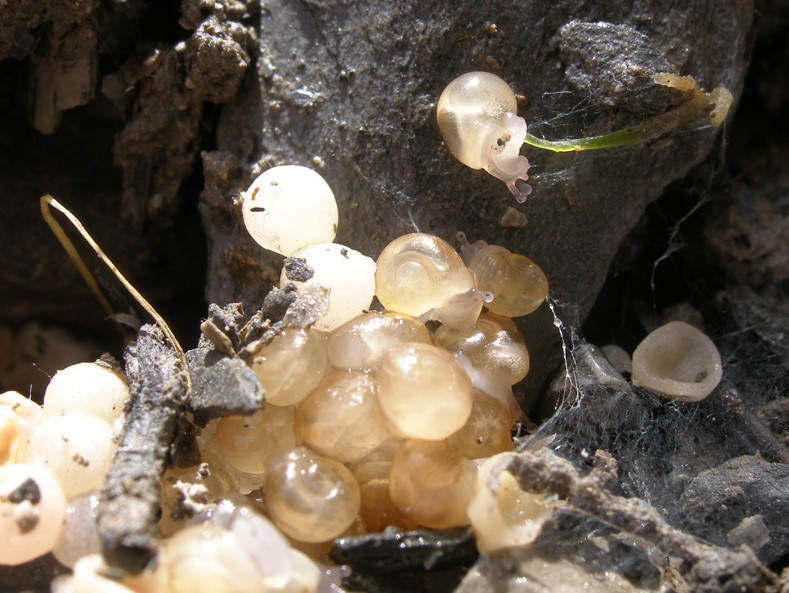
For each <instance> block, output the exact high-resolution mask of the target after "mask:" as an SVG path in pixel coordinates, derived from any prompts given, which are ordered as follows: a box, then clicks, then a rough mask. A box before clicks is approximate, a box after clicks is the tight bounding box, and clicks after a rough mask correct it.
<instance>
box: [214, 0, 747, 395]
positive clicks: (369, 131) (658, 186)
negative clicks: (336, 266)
mask: <svg viewBox="0 0 789 593" xmlns="http://www.w3.org/2000/svg"><path fill="white" fill-rule="evenodd" d="M601 21H607V22H611V23H617V25H616V26H612V27H605V26H586V25H583V26H582V25H580V24H579V23H599V22H601ZM570 22H573V23H575V24H574V25H572V26H571V27H570V29H562V27H564V26H565V25H567V24H568V23H570ZM750 22H751V5H750V3H749V2H745V3H731V4H720V3H715V4H714V10H713V5H712V4H707V3H701V4H688V5H682V6H681V7H680V6H678V5H676V4H670V5H669V4H665V5H664V4H650V5H645V4H638V5H637V6H634V5H632V4H631V3H629V2H620V1H612V2H606V3H591V2H589V3H587V2H579V3H570V4H556V3H553V4H551V3H527V4H525V5H524V4H523V3H519V2H513V1H509V0H502V1H497V2H492V3H488V4H479V3H477V2H468V1H463V2H459V3H458V2H454V3H451V4H448V3H446V2H440V1H437V0H431V1H428V2H418V3H417V2H398V3H389V4H385V5H380V4H379V3H376V2H373V1H372V0H367V1H360V2H355V3H352V4H350V5H340V4H336V3H332V2H322V1H319V0H311V1H308V2H295V1H291V0H274V1H272V2H269V3H267V4H266V10H265V11H263V12H262V13H261V15H260V23H259V25H260V31H259V39H260V46H259V47H260V58H259V60H258V64H257V71H256V74H257V76H256V77H255V78H254V80H253V79H247V81H246V82H245V85H244V86H242V88H241V91H240V93H239V95H238V97H237V98H236V100H235V101H233V102H231V103H230V104H228V105H227V107H226V108H225V109H224V110H223V112H222V117H221V120H220V123H219V129H218V142H217V150H216V151H213V152H211V153H205V154H204V155H203V160H204V163H205V169H206V182H205V188H204V191H203V194H202V196H201V211H202V214H203V218H204V221H205V224H206V228H207V232H208V234H209V241H210V243H211V253H210V256H209V273H208V279H207V287H206V292H207V297H208V299H209V300H211V301H214V302H227V301H229V300H238V299H240V300H241V301H242V302H244V303H245V306H248V305H250V304H251V305H253V306H254V307H257V306H259V303H260V302H261V301H262V298H263V295H265V293H266V291H267V289H268V286H267V285H266V279H268V280H269V282H271V281H272V276H273V275H272V274H271V271H270V270H271V269H272V268H276V267H277V265H278V263H279V261H281V260H280V259H278V258H276V257H272V256H271V255H270V254H269V253H267V252H266V251H265V250H264V249H262V248H260V247H259V246H257V245H256V244H254V243H253V242H252V241H251V239H250V238H249V237H248V236H246V232H245V230H244V229H243V226H242V225H240V224H239V221H240V220H241V215H240V210H239V202H238V196H239V195H240V192H241V191H243V190H244V189H246V187H247V186H248V184H249V183H250V181H251V180H252V178H254V177H255V176H256V175H257V174H258V173H259V172H260V171H261V170H263V169H265V168H267V167H268V166H271V165H276V164H302V165H307V166H312V167H314V168H315V169H316V170H318V171H319V172H320V173H321V174H322V175H323V176H324V177H325V178H326V180H327V181H328V183H329V185H330V186H331V187H332V189H333V190H334V193H335V195H336V196H337V199H338V203H339V210H340V220H339V230H338V236H337V241H338V242H340V243H343V244H346V245H348V246H349V247H352V248H354V249H357V250H359V251H361V252H362V253H365V254H367V255H369V256H371V257H377V255H378V253H380V251H381V250H382V248H383V247H384V246H385V245H386V244H387V243H388V242H389V241H391V240H392V239H394V238H395V237H397V236H399V235H401V234H403V233H407V232H412V231H416V230H419V231H424V232H430V233H433V234H436V235H439V236H441V237H444V238H451V237H454V236H455V234H456V232H457V231H460V230H462V231H464V232H465V233H466V235H467V236H468V237H469V239H470V240H472V241H474V240H477V239H484V240H486V241H488V242H489V243H494V244H501V245H503V246H505V247H507V248H508V249H510V250H511V251H513V252H516V253H522V254H524V255H526V256H527V257H529V258H530V259H532V260H533V261H535V262H536V263H537V264H538V265H539V266H541V267H542V269H543V270H544V272H545V273H546V275H547V277H548V279H549V283H550V286H551V297H552V298H553V299H554V300H555V302H556V303H560V304H562V305H565V306H566V307H567V308H568V309H569V316H570V317H573V318H574V319H575V321H576V322H577V323H580V322H582V321H583V320H584V318H585V317H586V315H587V313H588V312H589V309H590V308H591V306H592V303H593V302H594V300H595V298H596V296H597V293H598V291H599V289H600V287H601V285H602V283H603V281H604V279H605V276H606V273H607V271H608V267H609V264H610V262H611V260H612V258H613V256H614V254H615V252H616V250H617V248H618V246H619V244H620V243H621V241H622V239H623V238H624V237H625V236H626V234H627V233H628V231H629V230H630V229H631V228H632V227H633V226H634V225H635V223H636V221H637V220H638V219H639V217H640V216H641V214H642V213H643V212H644V209H645V207H646V206H647V204H649V203H650V202H652V201H653V200H655V199H656V198H657V197H658V196H659V195H660V193H661V192H662V191H663V188H665V187H666V185H667V184H669V183H670V182H671V181H672V180H675V179H679V178H681V177H683V176H684V175H685V174H686V173H687V172H688V171H689V170H690V168H691V167H693V166H694V165H695V164H697V163H699V162H700V161H701V160H702V159H703V158H704V157H705V156H706V155H707V154H708V152H709V150H710V148H711V147H712V146H713V143H714V141H715V137H716V131H715V130H714V129H712V128H710V127H709V125H708V124H707V125H704V122H703V120H700V121H699V122H697V123H698V124H699V125H695V126H693V129H681V130H675V131H673V132H671V133H669V134H668V136H667V137H666V138H664V139H662V140H661V141H660V142H654V143H645V144H642V145H636V146H629V147H622V148H614V149H607V150H602V151H592V152H587V153H580V154H570V153H565V154H554V153H547V152H545V151H539V150H537V149H527V150H524V152H525V153H526V154H527V155H528V157H529V158H530V159H531V161H532V163H533V168H532V176H531V183H532V186H533V188H534V192H533V195H532V196H531V197H530V198H529V199H528V200H527V202H526V203H525V204H523V205H515V204H514V202H513V198H512V196H511V195H510V194H509V192H508V191H507V189H506V187H505V186H504V184H502V183H500V182H499V181H497V180H494V179H493V178H491V177H490V176H488V175H486V174H485V173H482V172H480V171H472V170H471V169H468V168H467V167H465V166H464V165H462V164H460V163H459V162H457V161H455V160H454V159H453V158H452V157H451V155H450V154H449V151H448V150H447V149H446V148H445V147H444V146H443V145H442V141H441V137H440V134H439V132H438V129H437V125H436V123H435V108H434V106H435V102H436V101H437V99H438V96H439V95H440V93H441V91H442V90H443V88H444V86H446V84H448V83H449V82H450V81H451V80H452V79H453V78H454V77H456V76H458V75H459V74H462V73H464V72H468V71H471V70H494V71H495V72H496V73H497V74H499V75H501V76H502V77H503V78H504V79H505V80H507V81H508V82H509V83H510V84H511V85H512V87H513V88H514V89H515V91H516V92H517V93H520V94H521V95H523V97H524V98H525V100H524V101H523V103H522V108H521V110H520V111H521V113H520V115H523V116H524V117H525V119H526V121H527V123H529V124H530V125H531V130H532V132H533V133H534V134H536V135H545V136H547V137H551V138H557V137H577V136H581V135H591V134H597V133H604V132H606V131H612V130H615V129H619V128H622V127H625V126H626V125H628V124H630V123H634V122H636V121H641V119H643V117H644V115H645V113H644V112H643V111H642V112H639V113H637V114H635V113H632V112H631V111H628V110H627V109H623V108H621V105H620V103H622V99H621V96H620V97H617V96H613V97H612V96H610V95H611V93H613V92H614V89H613V87H612V86H611V80H610V79H608V78H606V76H607V75H606V74H605V73H603V72H602V71H594V70H593V69H589V70H588V71H586V72H585V78H584V80H585V82H584V85H585V86H586V88H589V89H591V88H594V89H596V91H597V94H596V95H595V96H594V97H591V98H590V99H588V100H584V99H582V98H581V97H579V95H578V94H577V91H576V90H574V89H575V88H577V86H576V87H574V86H573V84H572V81H575V82H576V83H577V82H578V77H577V76H576V75H575V74H574V73H576V74H577V73H578V72H579V70H578V67H577V66H573V64H572V63H565V62H563V61H562V53H561V51H560V48H559V44H560V41H561V35H560V31H562V30H564V31H565V36H564V39H565V42H564V43H565V48H566V49H567V50H568V51H569V49H570V45H572V53H573V54H574V55H580V54H585V55H587V56H588V58H589V60H590V62H589V63H600V64H608V63H610V61H611V59H612V57H611V53H612V52H611V47H612V46H613V45H614V44H615V43H616V42H619V41H621V40H622V39H625V41H627V43H628V45H627V47H628V48H630V49H631V50H632V51H633V55H632V56H631V58H632V61H633V63H634V64H636V65H640V66H644V67H645V68H647V70H648V71H651V70H652V69H662V67H663V66H666V65H668V66H670V67H671V69H674V70H676V71H678V72H681V73H682V74H690V75H693V76H694V77H695V78H696V80H698V81H699V83H700V84H701V85H702V87H703V88H705V89H706V90H711V89H712V87H714V86H720V85H722V86H726V87H727V88H729V89H730V90H731V91H732V92H733V93H734V95H735V97H736V96H738V95H739V93H740V90H741V88H742V82H743V77H744V65H745V61H744V58H745V56H744V48H745V46H746V44H745V38H746V35H747V33H748V30H749V28H750ZM713 23H714V25H713ZM492 24H495V27H493V26H492ZM623 31H624V32H626V34H625V33H623ZM636 31H637V33H636ZM571 33H572V34H571ZM691 48H693V51H691ZM658 56H662V58H661V59H658ZM567 59H569V58H567ZM640 66H639V67H640ZM653 94H654V95H655V96H654V97H653V96H652V95H653ZM642 95H643V96H642ZM638 97H640V98H639V99H638V101H637V102H636V103H632V102H631V103H628V106H629V107H631V108H639V109H640V108H641V103H644V106H643V108H644V109H647V108H648V107H651V108H657V107H658V106H662V107H663V108H665V107H668V106H670V105H671V104H672V103H673V102H674V101H675V100H676V98H675V97H674V95H673V94H672V93H670V92H667V91H666V90H665V89H662V90H661V89H654V88H651V87H650V88H648V89H645V90H644V93H641V94H639V95H638ZM611 105H616V106H617V107H615V108H612V107H611ZM230 155H232V159H231V156H230ZM233 159H235V160H234V162H235V166H234V167H232V168H228V167H225V166H218V165H219V163H229V162H230V161H231V160H233ZM513 206H516V207H517V209H518V210H520V211H521V212H522V213H523V214H524V215H525V216H526V218H527V220H528V224H527V225H526V226H525V227H523V228H512V227H502V226H500V224H499V220H500V218H501V216H502V214H503V213H504V212H505V211H506V210H507V209H508V208H510V207H513ZM553 320H554V318H553V315H552V314H551V312H550V310H547V309H545V308H544V309H542V310H540V311H538V312H536V313H535V314H533V315H532V316H530V317H527V318H526V319H525V320H523V321H522V322H521V324H522V328H523V329H524V330H525V331H527V332H528V333H527V335H528V336H529V344H528V346H529V348H530V352H531V354H532V363H533V364H532V369H533V370H532V372H531V373H530V377H529V378H528V379H527V384H526V386H525V387H524V388H523V391H528V392H529V393H533V392H534V391H535V390H536V389H537V387H538V386H540V385H542V384H543V382H544V381H545V379H546V376H547V375H546V373H547V372H548V371H549V370H550V369H552V368H555V367H556V365H557V364H558V363H559V362H560V359H559V358H558V356H557V352H558V351H559V350H558V337H557V333H556V331H555V327H554V325H553Z"/></svg>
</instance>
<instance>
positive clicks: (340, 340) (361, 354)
mask: <svg viewBox="0 0 789 593" xmlns="http://www.w3.org/2000/svg"><path fill="white" fill-rule="evenodd" d="M402 342H423V343H425V344H430V333H429V332H428V331H427V328H426V327H425V326H424V324H423V323H422V322H420V321H419V320H417V319H414V318H412V317H408V316H404V315H398V314H397V313H378V312H377V311H370V312H369V313H363V314H362V315H360V316H359V317H356V318H355V319H352V320H351V321H349V322H348V323H345V324H344V325H341V326H340V327H338V328H337V329H336V330H334V331H333V332H332V333H331V334H330V335H329V337H328V339H327V340H326V350H327V352H328V355H329V363H330V364H331V365H332V366H333V367H335V368H337V369H347V370H356V371H366V370H370V369H372V368H373V367H374V366H375V364H376V363H377V362H378V361H379V360H380V358H381V357H382V356H383V355H384V354H386V353H387V352H388V351H389V350H391V349H392V348H393V347H394V346H395V345H396V344H400V343H402Z"/></svg>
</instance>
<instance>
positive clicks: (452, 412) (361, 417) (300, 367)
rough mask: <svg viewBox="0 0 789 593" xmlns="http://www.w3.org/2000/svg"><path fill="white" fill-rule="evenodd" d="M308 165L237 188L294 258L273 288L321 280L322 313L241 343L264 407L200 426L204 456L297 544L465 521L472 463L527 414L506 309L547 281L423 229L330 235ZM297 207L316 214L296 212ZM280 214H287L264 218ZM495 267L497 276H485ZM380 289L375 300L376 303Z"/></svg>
mask: <svg viewBox="0 0 789 593" xmlns="http://www.w3.org/2000/svg"><path fill="white" fill-rule="evenodd" d="M280 169H285V171H283V172H280V171H279V170H280ZM297 173H298V174H302V175H303V177H304V182H303V184H299V183H297V181H296V175H297ZM280 175H284V179H286V182H285V181H280V180H281V179H282V178H281V177H280ZM316 175H317V173H315V172H314V171H312V170H310V169H307V168H304V167H274V168H272V169H269V170H268V171H266V172H265V173H263V174H262V175H261V176H260V177H259V178H258V179H257V180H255V181H254V183H253V184H252V186H251V187H250V188H249V190H247V192H245V194H244V198H243V211H244V221H245V223H246V225H247V227H248V228H249V231H250V234H251V235H252V236H253V238H255V239H256V240H258V242H259V243H260V244H261V245H262V246H263V247H265V248H266V249H269V250H273V251H275V252H277V253H280V254H282V255H286V256H289V257H293V258H298V260H299V261H301V262H302V264H303V265H300V266H291V265H286V266H285V267H284V268H283V272H282V276H281V279H280V288H282V289H285V288H289V289H291V290H295V291H296V292H297V294H300V293H302V291H304V290H305V289H306V288H307V287H319V288H321V289H325V290H327V291H328V295H329V296H328V308H327V311H326V312H325V314H324V315H323V316H322V317H321V318H320V319H318V321H317V322H316V323H315V324H314V325H313V326H312V327H310V328H308V329H304V328H296V327H285V328H284V329H282V330H280V331H279V333H278V334H277V335H276V337H274V339H273V340H271V341H270V342H268V343H267V344H265V345H264V346H262V347H260V348H259V349H258V350H257V351H255V352H253V353H252V354H251V356H250V359H249V364H250V367H251V368H252V369H253V370H254V372H255V373H256V375H257V377H258V379H259V381H260V383H261V384H262V386H263V388H264V393H265V394H266V403H265V404H264V406H263V408H262V409H261V410H260V411H258V412H256V413H255V414H252V415H251V416H231V417H226V418H221V419H219V420H215V421H212V422H211V423H209V425H208V426H207V427H206V429H205V430H204V431H203V433H202V434H201V436H200V438H199V439H198V442H199V444H200V448H201V454H202V458H203V460H204V461H205V462H207V463H208V464H209V465H211V466H212V467H213V468H215V471H214V473H215V474H219V475H226V476H228V477H229V479H230V480H231V481H232V483H233V487H234V488H236V489H237V490H239V491H240V492H241V493H242V494H247V495H248V496H250V497H252V498H257V499H260V500H262V506H263V507H264V509H265V512H266V514H267V515H268V516H269V517H270V518H271V520H272V521H273V522H274V523H275V524H276V525H277V526H278V527H279V528H280V529H281V530H282V532H283V533H284V534H286V535H287V536H288V537H289V538H291V539H292V540H294V541H296V542H301V543H302V544H319V543H322V542H327V541H331V540H333V539H335V538H336V537H338V536H340V535H342V534H345V533H359V532H362V531H380V530H382V529H384V528H385V527H386V526H388V525H394V526H398V527H402V528H413V527H417V526H422V527H428V528H447V527H453V526H459V525H465V524H467V523H468V521H469V519H468V513H467V508H468V505H469V501H470V495H471V493H472V491H473V486H474V482H475V474H476V471H477V468H478V466H479V464H480V463H481V460H482V459H484V458H487V457H489V456H491V455H495V454H497V453H501V452H504V451H508V450H512V447H513V445H512V440H511V437H510V430H511V428H512V426H513V424H514V422H515V421H516V420H517V419H518V417H519V416H520V413H521V412H520V409H519V408H518V405H517V402H516V400H515V397H514V395H513V392H512V385H514V384H515V383H517V382H518V381H520V380H521V379H523V377H524V376H525V375H526V373H527V372H528V368H529V355H528V351H527V349H526V346H525V344H524V340H523V337H522V336H521V334H520V332H519V331H518V329H517V328H516V326H515V324H514V323H513V322H512V321H511V320H510V319H509V317H511V316H513V315H524V314H527V313H529V312H532V311H533V310H534V309H535V308H536V306H538V305H539V303H540V302H542V300H544V298H545V296H546V294H547V282H546V281H545V277H544V275H542V272H540V271H539V268H537V267H536V266H535V265H534V264H533V263H531V262H529V260H526V261H527V262H528V265H523V264H522V263H521V261H520V259H519V258H520V256H515V255H513V254H510V253H509V252H507V251H506V250H503V248H499V247H496V246H487V245H485V244H482V243H481V242H478V243H475V244H474V250H473V253H471V252H469V254H464V256H461V254H459V253H458V252H457V251H456V250H455V249H454V248H453V247H452V246H451V245H450V244H449V243H447V242H446V241H444V240H443V239H440V238H439V237H435V236H433V235H429V234H425V233H412V234H409V235H404V236H402V237H399V238H397V239H395V240H394V241H392V242H391V243H390V244H389V245H387V246H386V247H385V248H384V249H383V251H382V252H381V254H380V255H379V257H378V259H377V261H373V260H372V259H370V258H368V257H366V256H364V255H362V254H360V253H358V252H356V251H354V250H352V249H350V248H349V247H346V246H343V245H339V244H336V243H331V242H327V240H328V241H331V240H332V239H333V238H334V232H335V231H336V208H334V209H331V208H325V209H324V210H325V211H326V212H329V213H330V214H327V215H326V217H327V218H326V220H325V221H323V222H321V221H319V220H317V211H318V208H317V207H313V206H311V204H312V203H313V202H312V201H313V200H315V199H316V195H315V193H316V190H314V189H311V188H315V187H317V186H318V185H320V186H321V188H323V185H321V184H318V183H317V182H316V181H315V176H316ZM286 187H287V191H286ZM323 189H325V188H323ZM264 190H265V193H264ZM329 191H330V190H329ZM329 195H330V194H328V193H326V194H324V193H321V199H326V200H328V198H329ZM332 199H333V198H332ZM286 206H287V207H286ZM307 210H310V214H311V215H312V214H316V218H315V219H313V220H311V221H310V223H309V224H305V225H301V224H298V223H296V222H294V221H301V217H302V214H303V213H304V212H305V211H307ZM288 211H289V214H286V212H288ZM274 213H276V216H278V217H283V218H282V219H281V224H279V225H273V226H272V225H270V223H269V221H267V220H261V221H260V223H259V224H258V221H257V220H256V217H257V216H260V217H261V218H262V217H266V216H269V217H271V218H273V217H274V216H275V214H274ZM329 227H331V228H332V233H331V234H330V235H331V236H330V237H328V236H327V234H326V233H324V231H325V230H326V229H327V228H329ZM259 228H265V229H266V232H265V233H263V232H261V231H260V230H259ZM313 229H320V232H316V231H314V230H313ZM293 234H298V237H294V236H292V235H293ZM284 235H287V237H286V236H284ZM260 237H263V239H262V240H261V239H260ZM283 245H289V246H290V247H289V248H288V249H283V248H282V247H281V246H283ZM492 250H493V251H492ZM467 251H468V250H467ZM502 252H504V253H505V255H504V256H502V255H501V253H502ZM487 253H490V254H491V255H490V257H487V256H486V255H485V254H487ZM464 259H465V260H466V261H464ZM523 259H525V258H523ZM472 260H474V261H472ZM497 262H498V266H499V269H498V273H495V272H494V273H490V272H486V270H491V269H492V268H494V267H495V266H496V265H497ZM286 264H287V262H286ZM535 269H536V272H535ZM486 274H487V275H486ZM374 297H376V298H377V299H378V301H379V302H380V305H381V308H382V309H383V310H382V311H376V310H371V307H372V304H373V298H374ZM505 302H506V303H508V304H507V306H506V307H505V308H504V309H501V308H499V309H497V308H496V306H497V305H499V304H501V303H505ZM485 307H487V308H488V311H486V312H485V311H483V308H485ZM502 311H504V312H505V313H506V315H507V316H506V317H505V316H501V315H499V314H496V313H497V312H498V313H501V312H502ZM426 324H427V325H426Z"/></svg>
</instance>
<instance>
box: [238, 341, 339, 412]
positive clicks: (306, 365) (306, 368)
mask: <svg viewBox="0 0 789 593" xmlns="http://www.w3.org/2000/svg"><path fill="white" fill-rule="evenodd" d="M250 364H251V366H252V370H253V371H255V374H256V375H257V378H258V381H260V384H261V385H262V386H263V390H264V393H265V394H266V403H269V404H271V405H274V406H292V405H293V404H297V403H299V402H300V401H301V400H303V399H304V398H305V397H307V395H308V394H309V392H310V391H312V390H313V389H314V388H315V387H316V386H317V385H318V383H320V380H321V377H323V372H324V370H325V368H326V340H325V338H324V336H323V334H321V333H320V332H317V331H315V330H314V329H306V330H304V329H295V328H286V329H284V330H283V331H282V333H281V334H280V335H278V336H275V337H274V339H273V340H272V341H271V342H270V343H269V344H267V345H266V346H264V347H263V348H262V349H261V350H259V351H258V352H257V353H255V355H254V357H253V358H252V361H251V363H250Z"/></svg>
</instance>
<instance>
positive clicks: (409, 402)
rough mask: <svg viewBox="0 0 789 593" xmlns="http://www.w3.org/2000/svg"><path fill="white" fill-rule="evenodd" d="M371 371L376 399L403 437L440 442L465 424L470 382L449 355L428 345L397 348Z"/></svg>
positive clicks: (401, 345)
mask: <svg viewBox="0 0 789 593" xmlns="http://www.w3.org/2000/svg"><path fill="white" fill-rule="evenodd" d="M375 372H376V376H377V377H378V401H380V402H381V407H382V408H383V410H384V413H385V414H386V416H387V418H389V421H390V422H391V423H392V424H394V425H395V427H396V428H397V429H398V430H399V431H400V432H402V433H403V434H404V435H406V436H408V437H410V438H417V439H426V440H440V439H444V438H446V437H448V436H449V435H451V434H452V433H453V432H455V431H456V430H458V429H459V428H460V427H462V426H463V425H464V424H465V423H466V420H468V417H469V414H470V413H471V406H472V393H471V380H470V379H469V378H468V375H467V374H466V373H465V371H464V370H463V367H461V366H460V364H459V363H458V362H457V361H456V360H455V359H454V357H453V356H452V355H451V354H450V353H449V352H446V351H445V350H442V349H441V348H438V347H437V346H433V345H431V344H421V343H418V342H409V343H405V344H400V345H398V346H396V347H395V348H394V349H393V350H391V351H390V352H388V353H386V354H385V355H384V356H383V357H382V358H381V360H380V362H379V363H378V365H377V366H376V370H375Z"/></svg>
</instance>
